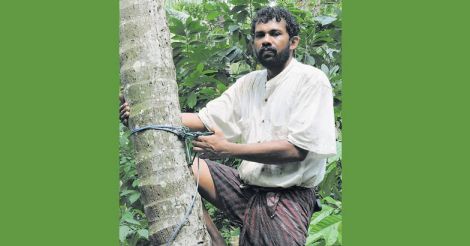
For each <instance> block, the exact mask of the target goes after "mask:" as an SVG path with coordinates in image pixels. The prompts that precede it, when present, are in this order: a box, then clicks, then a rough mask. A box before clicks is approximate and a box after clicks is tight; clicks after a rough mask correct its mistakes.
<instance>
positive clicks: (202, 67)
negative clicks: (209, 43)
mask: <svg viewBox="0 0 470 246" xmlns="http://www.w3.org/2000/svg"><path fill="white" fill-rule="evenodd" d="M196 70H197V71H198V72H200V73H202V70H204V64H203V63H199V64H197V66H196Z"/></svg>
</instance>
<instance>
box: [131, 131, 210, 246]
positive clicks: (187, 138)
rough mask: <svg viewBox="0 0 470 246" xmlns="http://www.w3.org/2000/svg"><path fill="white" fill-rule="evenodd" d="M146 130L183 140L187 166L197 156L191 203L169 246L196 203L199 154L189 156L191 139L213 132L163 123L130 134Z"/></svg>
mask: <svg viewBox="0 0 470 246" xmlns="http://www.w3.org/2000/svg"><path fill="white" fill-rule="evenodd" d="M146 130H157V131H166V132H170V133H173V134H175V135H177V136H178V138H179V139H180V140H182V141H184V145H185V146H184V150H185V156H186V162H187V163H188V165H189V166H191V165H192V163H193V162H194V159H195V158H196V157H198V158H197V175H196V190H195V191H194V194H193V195H192V201H191V204H190V205H189V208H188V209H187V210H186V213H185V214H184V217H183V219H182V220H181V222H180V223H179V224H178V225H177V226H176V228H175V230H174V231H173V233H172V235H171V237H170V239H169V240H168V242H167V244H166V245H167V246H170V245H171V243H172V242H173V240H175V238H176V236H177V235H178V233H179V231H180V230H181V228H182V227H183V225H184V223H186V221H187V220H188V218H189V215H191V211H192V210H193V207H194V204H195V203H196V197H197V190H198V188H199V167H200V166H199V156H198V155H197V153H194V155H193V157H192V158H191V152H190V144H191V141H192V140H193V139H195V138H197V137H199V136H209V135H212V134H214V133H213V132H199V131H195V132H192V131H191V130H190V129H189V128H188V127H185V126H181V127H174V126H163V125H148V126H144V127H140V128H136V129H133V130H131V135H133V134H135V133H137V132H141V131H146Z"/></svg>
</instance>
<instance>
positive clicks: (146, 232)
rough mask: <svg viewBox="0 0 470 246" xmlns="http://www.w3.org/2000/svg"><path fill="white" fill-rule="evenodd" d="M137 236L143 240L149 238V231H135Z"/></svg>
mask: <svg viewBox="0 0 470 246" xmlns="http://www.w3.org/2000/svg"><path fill="white" fill-rule="evenodd" d="M137 234H139V235H140V236H141V237H143V238H145V239H148V238H149V231H148V230H147V229H140V230H138V231H137Z"/></svg>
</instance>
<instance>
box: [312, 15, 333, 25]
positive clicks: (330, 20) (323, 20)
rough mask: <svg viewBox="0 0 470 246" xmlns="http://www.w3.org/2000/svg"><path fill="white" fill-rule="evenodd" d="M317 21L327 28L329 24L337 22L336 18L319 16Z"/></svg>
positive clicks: (316, 18)
mask: <svg viewBox="0 0 470 246" xmlns="http://www.w3.org/2000/svg"><path fill="white" fill-rule="evenodd" d="M315 20H316V21H318V22H320V24H321V25H322V26H326V25H328V24H331V23H333V22H334V21H335V20H336V18H335V17H332V16H318V17H315Z"/></svg>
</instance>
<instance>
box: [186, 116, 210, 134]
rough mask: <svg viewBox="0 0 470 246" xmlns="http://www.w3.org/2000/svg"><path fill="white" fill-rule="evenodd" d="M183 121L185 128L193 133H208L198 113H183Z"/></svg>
mask: <svg viewBox="0 0 470 246" xmlns="http://www.w3.org/2000/svg"><path fill="white" fill-rule="evenodd" d="M181 121H182V123H183V125H184V126H186V127H188V128H189V129H191V130H193V131H207V129H206V126H204V124H203V123H202V121H201V119H199V116H197V113H181Z"/></svg>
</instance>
